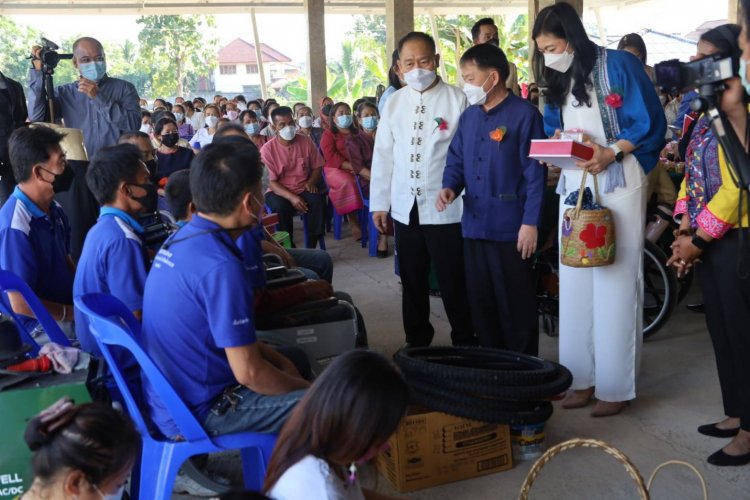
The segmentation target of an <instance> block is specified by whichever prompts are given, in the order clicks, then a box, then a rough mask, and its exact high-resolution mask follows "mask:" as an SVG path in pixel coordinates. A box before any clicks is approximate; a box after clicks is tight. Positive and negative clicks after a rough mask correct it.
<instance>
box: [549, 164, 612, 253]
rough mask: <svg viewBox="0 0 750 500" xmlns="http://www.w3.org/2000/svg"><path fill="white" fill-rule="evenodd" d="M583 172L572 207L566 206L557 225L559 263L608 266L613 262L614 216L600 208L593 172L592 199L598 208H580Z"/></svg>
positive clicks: (597, 188) (582, 191) (583, 182)
mask: <svg viewBox="0 0 750 500" xmlns="http://www.w3.org/2000/svg"><path fill="white" fill-rule="evenodd" d="M587 175H588V172H587V171H584V172H583V179H582V180H581V189H579V190H578V202H577V203H576V206H575V208H568V209H567V210H565V214H564V215H563V220H562V227H561V228H560V231H561V237H560V262H562V264H563V265H566V266H569V267H600V266H608V265H610V264H612V263H613V262H614V261H615V249H616V245H615V219H614V217H613V216H612V212H611V211H610V210H609V209H608V208H604V207H601V199H600V197H599V182H598V181H597V178H596V175H594V191H595V193H596V198H595V202H596V204H597V205H598V206H600V207H601V208H599V209H596V210H587V209H584V208H583V207H582V203H583V198H584V190H585V188H586V177H587Z"/></svg>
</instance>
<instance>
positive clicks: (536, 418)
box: [411, 389, 553, 425]
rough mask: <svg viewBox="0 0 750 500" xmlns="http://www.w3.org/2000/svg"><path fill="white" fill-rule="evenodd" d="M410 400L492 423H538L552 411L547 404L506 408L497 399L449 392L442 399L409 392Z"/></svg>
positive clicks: (506, 404)
mask: <svg viewBox="0 0 750 500" xmlns="http://www.w3.org/2000/svg"><path fill="white" fill-rule="evenodd" d="M411 397H412V402H413V403H415V404H418V405H421V406H424V407H426V408H429V409H431V410H434V411H439V412H442V413H448V414H450V415H456V416H458V417H462V418H470V419H473V420H479V421H480V422H490V423H495V424H506V425H528V424H538V423H541V422H546V421H547V420H549V418H550V416H552V411H553V408H552V403H550V402H549V401H534V402H528V403H523V404H525V405H527V406H519V403H515V405H513V406H512V407H510V408H509V404H510V403H509V402H507V401H503V400H500V399H486V398H478V397H476V396H470V395H465V394H463V395H461V394H458V393H456V392H452V393H451V397H445V394H444V393H439V394H438V393H434V392H430V391H422V390H417V389H413V390H412V392H411Z"/></svg>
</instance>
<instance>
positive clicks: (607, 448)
mask: <svg viewBox="0 0 750 500" xmlns="http://www.w3.org/2000/svg"><path fill="white" fill-rule="evenodd" d="M573 448H594V449H598V450H601V451H603V452H605V453H606V454H608V455H610V456H611V457H613V458H614V459H615V460H617V461H618V462H619V463H620V464H622V466H623V467H625V470H626V471H627V473H628V474H629V475H630V478H631V479H632V480H633V481H634V482H635V486H636V490H637V492H638V498H640V499H641V500H650V498H651V497H650V496H649V490H650V489H651V485H652V483H653V482H654V479H655V478H656V475H657V474H658V473H659V472H660V471H661V470H662V469H664V468H665V467H667V466H670V465H679V466H682V467H687V468H688V469H690V470H692V471H693V472H694V473H695V475H696V476H698V479H699V481H700V485H701V489H702V491H703V499H704V500H708V488H707V487H706V481H705V479H704V478H703V475H702V474H701V473H700V471H699V470H698V469H696V468H695V467H694V466H693V465H692V464H689V463H687V462H682V461H679V460H670V461H668V462H664V463H663V464H661V465H659V466H658V467H657V468H656V469H654V472H652V473H651V477H650V478H649V480H648V483H645V482H644V481H643V477H642V476H641V473H640V472H639V471H638V469H637V468H636V467H635V465H633V463H632V462H631V461H630V459H629V458H628V457H627V456H626V455H625V454H624V453H623V452H621V451H620V450H618V449H617V448H615V447H614V446H611V445H609V444H607V443H605V442H604V441H599V440H597V439H580V438H576V439H571V440H569V441H565V442H564V443H560V444H558V445H555V446H553V447H552V448H550V449H548V450H547V451H546V452H545V453H544V455H542V456H541V457H540V458H539V460H537V461H536V462H535V463H534V465H533V466H532V467H531V470H529V473H528V474H527V475H526V480H525V481H524V482H523V485H522V486H521V493H520V494H519V496H518V498H519V500H528V499H529V493H530V492H531V486H532V485H533V484H534V481H536V479H537V477H539V473H540V472H541V471H542V469H543V468H544V466H545V465H547V464H548V463H549V462H550V461H551V460H552V459H553V458H554V457H556V456H557V455H559V454H560V453H562V452H564V451H567V450H572V449H573Z"/></svg>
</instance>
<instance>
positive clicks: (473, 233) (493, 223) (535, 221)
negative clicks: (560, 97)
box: [443, 94, 547, 241]
mask: <svg viewBox="0 0 750 500" xmlns="http://www.w3.org/2000/svg"><path fill="white" fill-rule="evenodd" d="M502 127H504V128H505V135H504V136H503V138H502V140H501V141H496V140H494V139H493V138H492V137H491V134H492V133H493V131H495V130H497V129H499V128H502ZM546 138H547V137H546V135H545V134H544V123H543V120H542V115H541V114H540V113H539V110H537V109H536V108H535V107H534V106H533V105H532V104H530V103H529V102H528V101H525V100H524V99H521V98H520V97H518V96H516V95H514V94H509V95H508V97H507V98H505V100H504V101H503V102H501V103H500V104H499V105H497V106H495V107H494V108H492V109H491V110H490V111H489V112H487V111H485V110H484V108H483V107H482V106H479V105H474V106H469V107H468V108H466V111H464V112H463V114H462V115H461V118H460V119H459V122H458V132H456V135H455V136H454V137H453V140H452V142H451V145H450V148H448V157H447V160H446V165H445V170H444V171H443V188H451V189H452V190H453V191H454V192H455V193H456V195H460V193H461V191H463V190H464V189H465V190H466V192H465V193H464V213H463V217H462V219H461V228H462V230H463V236H464V238H469V239H481V240H491V241H516V240H518V231H519V230H520V229H521V225H522V224H528V225H532V226H537V225H539V224H540V222H541V215H542V200H543V199H544V189H545V184H546V179H547V169H546V168H544V167H543V166H542V165H541V164H540V163H539V162H538V161H536V160H533V159H531V158H529V148H530V146H531V139H546Z"/></svg>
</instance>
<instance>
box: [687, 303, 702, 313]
mask: <svg viewBox="0 0 750 500" xmlns="http://www.w3.org/2000/svg"><path fill="white" fill-rule="evenodd" d="M686 307H687V308H688V309H689V310H690V311H693V312H696V313H705V312H706V306H704V305H703V303H700V304H688V305H687V306H686Z"/></svg>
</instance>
